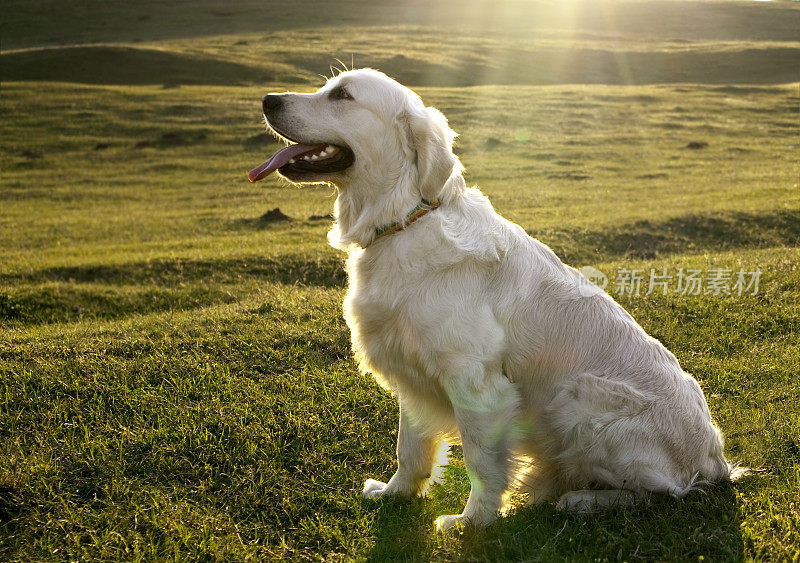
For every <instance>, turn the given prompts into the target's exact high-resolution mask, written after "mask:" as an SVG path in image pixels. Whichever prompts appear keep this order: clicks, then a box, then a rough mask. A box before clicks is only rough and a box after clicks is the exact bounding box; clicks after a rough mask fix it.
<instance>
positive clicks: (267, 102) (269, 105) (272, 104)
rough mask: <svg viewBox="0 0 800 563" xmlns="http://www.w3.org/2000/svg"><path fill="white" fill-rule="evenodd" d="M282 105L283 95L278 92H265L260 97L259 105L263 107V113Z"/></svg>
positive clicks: (265, 113)
mask: <svg viewBox="0 0 800 563" xmlns="http://www.w3.org/2000/svg"><path fill="white" fill-rule="evenodd" d="M282 105H283V96H280V95H278V94H267V95H266V96H264V97H263V98H261V107H263V108H264V115H267V114H269V113H271V112H273V111H277V110H279V109H280V108H281V106H282Z"/></svg>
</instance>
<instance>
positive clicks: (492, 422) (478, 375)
mask: <svg viewBox="0 0 800 563" xmlns="http://www.w3.org/2000/svg"><path fill="white" fill-rule="evenodd" d="M468 371H471V372H472V373H469V374H468V375H467V376H466V377H462V376H459V377H455V378H452V379H450V380H448V382H447V383H446V384H445V388H446V390H447V393H448V396H449V397H450V400H451V401H452V403H453V410H454V412H455V418H456V424H457V425H458V430H459V432H460V434H461V444H462V447H463V449H464V464H465V465H466V467H467V474H468V476H469V480H470V485H471V489H470V493H469V499H468V500H467V504H466V506H465V507H464V511H463V512H462V513H461V514H448V515H444V516H440V517H439V518H437V519H436V531H438V532H443V531H446V530H449V529H451V528H455V527H458V526H460V525H461V524H463V523H469V524H472V525H474V526H486V525H488V524H491V523H492V522H493V521H494V520H495V519H496V517H497V511H498V509H499V508H500V505H501V503H502V500H503V495H504V493H505V491H506V489H507V488H508V482H509V464H510V454H509V451H510V445H511V440H512V439H513V433H514V427H515V421H516V415H517V408H518V405H519V402H520V397H519V393H518V392H517V390H516V389H515V388H514V386H513V385H512V384H511V382H510V381H508V379H506V378H505V377H504V376H503V375H502V373H499V372H498V373H495V374H492V373H484V371H483V369H481V368H477V367H473V368H472V369H470V370H468ZM460 375H463V374H460Z"/></svg>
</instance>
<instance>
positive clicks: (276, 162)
mask: <svg viewBox="0 0 800 563" xmlns="http://www.w3.org/2000/svg"><path fill="white" fill-rule="evenodd" d="M323 147H324V145H300V144H298V145H290V146H288V147H286V148H285V149H281V150H279V151H278V152H276V153H275V154H273V155H272V158H270V159H269V160H268V161H266V162H265V163H264V164H262V165H260V166H256V167H255V168H253V169H252V170H251V171H250V173H249V174H248V175H247V177H248V178H250V181H251V182H258V181H259V180H261V179H262V178H264V177H266V176H269V175H270V174H272V173H273V172H275V171H276V170H277V169H278V168H280V167H281V166H283V165H285V164H287V163H288V162H289V161H290V160H291V159H293V158H294V157H296V156H300V155H301V154H303V153H307V152H309V151H313V150H315V149H317V148H323Z"/></svg>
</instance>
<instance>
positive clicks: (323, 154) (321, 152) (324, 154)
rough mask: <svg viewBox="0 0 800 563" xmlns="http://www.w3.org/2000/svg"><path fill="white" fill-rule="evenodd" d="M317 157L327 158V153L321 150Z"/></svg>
mask: <svg viewBox="0 0 800 563" xmlns="http://www.w3.org/2000/svg"><path fill="white" fill-rule="evenodd" d="M319 155H320V156H328V153H327V152H325V150H324V149H323V150H321V151H319Z"/></svg>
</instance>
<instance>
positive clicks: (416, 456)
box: [361, 401, 442, 498]
mask: <svg viewBox="0 0 800 563" xmlns="http://www.w3.org/2000/svg"><path fill="white" fill-rule="evenodd" d="M441 443H442V441H441V439H440V438H439V437H436V436H433V437H431V436H427V435H425V434H423V433H421V432H420V431H419V429H418V428H417V427H416V426H415V425H414V423H413V421H412V420H411V417H410V416H409V414H408V409H406V408H404V407H403V403H402V401H401V402H400V430H399V431H398V433H397V471H396V472H395V474H394V475H393V476H392V478H391V479H389V482H388V483H384V482H382V481H376V480H375V479H367V481H366V483H364V489H363V490H362V491H361V496H362V498H377V497H380V496H383V495H391V494H399V495H404V496H416V495H421V494H424V493H425V491H426V489H427V487H428V484H429V483H430V481H431V474H432V471H433V466H434V463H436V461H437V455H436V454H437V452H438V451H439V446H440V445H441Z"/></svg>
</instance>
